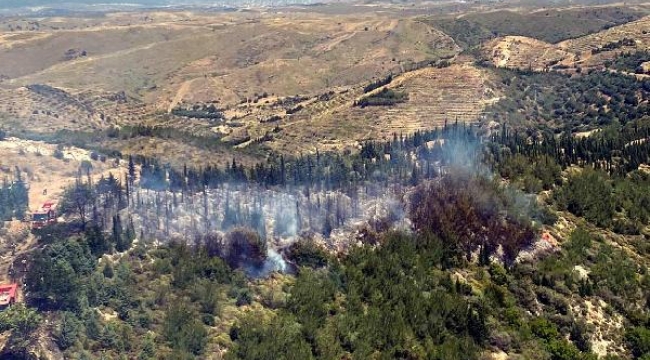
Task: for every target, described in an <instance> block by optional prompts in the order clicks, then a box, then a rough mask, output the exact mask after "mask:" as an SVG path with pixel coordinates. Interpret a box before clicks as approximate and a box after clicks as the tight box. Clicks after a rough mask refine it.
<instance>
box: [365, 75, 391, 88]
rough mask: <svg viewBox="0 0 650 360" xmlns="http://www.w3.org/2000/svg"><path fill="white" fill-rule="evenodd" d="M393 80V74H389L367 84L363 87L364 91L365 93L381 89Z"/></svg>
mask: <svg viewBox="0 0 650 360" xmlns="http://www.w3.org/2000/svg"><path fill="white" fill-rule="evenodd" d="M391 81H393V74H389V75H388V76H386V77H385V78H382V79H379V80H377V81H373V82H371V83H370V84H368V85H366V86H364V87H363V92H364V93H369V92H371V91H373V90H375V89H379V88H380V87H382V86H385V85H388V84H390V83H391Z"/></svg>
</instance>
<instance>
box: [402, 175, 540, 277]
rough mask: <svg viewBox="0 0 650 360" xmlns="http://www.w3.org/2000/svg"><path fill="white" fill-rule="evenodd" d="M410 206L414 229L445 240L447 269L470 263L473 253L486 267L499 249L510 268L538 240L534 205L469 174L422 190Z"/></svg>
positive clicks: (443, 241) (449, 176)
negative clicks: (521, 252)
mask: <svg viewBox="0 0 650 360" xmlns="http://www.w3.org/2000/svg"><path fill="white" fill-rule="evenodd" d="M409 207H410V209H409V217H410V219H411V221H412V222H413V227H414V228H415V230H417V231H419V232H424V233H427V232H428V233H431V234H433V235H435V236H436V237H438V238H440V239H441V240H442V243H443V244H444V247H443V254H442V259H443V264H447V265H448V266H451V264H457V263H458V262H462V261H466V262H471V261H472V257H473V255H475V254H478V256H479V261H480V262H481V263H484V264H488V263H489V262H490V258H491V257H492V256H493V255H494V254H495V253H496V251H497V249H499V248H500V249H501V250H502V254H503V255H502V260H503V262H504V263H505V264H506V265H510V264H512V263H513V262H514V260H515V258H516V257H517V255H518V254H519V252H520V251H521V250H522V249H524V248H526V247H528V246H530V245H531V244H532V243H533V242H534V240H535V229H534V228H533V225H532V222H533V220H534V218H535V214H534V211H533V208H534V207H535V201H534V200H533V199H532V198H529V199H526V198H525V195H523V194H521V193H516V192H515V193H512V192H510V193H509V192H507V191H506V189H504V188H503V187H501V186H499V185H498V183H496V182H494V181H491V180H489V179H487V178H485V177H482V176H476V175H474V174H471V173H468V172H454V173H450V174H447V175H446V176H444V177H443V178H441V179H440V181H435V182H429V183H424V184H422V185H420V186H418V187H417V188H416V189H415V191H413V193H412V194H411V197H410V199H409Z"/></svg>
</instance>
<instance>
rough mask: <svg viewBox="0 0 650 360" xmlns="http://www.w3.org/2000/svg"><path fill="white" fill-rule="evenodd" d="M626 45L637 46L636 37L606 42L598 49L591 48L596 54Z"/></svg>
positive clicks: (592, 52) (593, 53)
mask: <svg viewBox="0 0 650 360" xmlns="http://www.w3.org/2000/svg"><path fill="white" fill-rule="evenodd" d="M624 46H627V47H636V41H635V40H634V39H632V38H622V39H621V40H618V41H612V42H610V43H607V44H605V45H603V46H599V47H598V48H596V49H591V54H592V55H595V54H598V53H600V52H604V51H610V50H616V49H620V48H622V47H624Z"/></svg>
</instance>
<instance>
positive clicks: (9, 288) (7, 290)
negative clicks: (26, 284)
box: [0, 284, 18, 310]
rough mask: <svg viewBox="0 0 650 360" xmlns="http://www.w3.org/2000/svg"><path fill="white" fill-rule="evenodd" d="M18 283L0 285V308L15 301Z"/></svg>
mask: <svg viewBox="0 0 650 360" xmlns="http://www.w3.org/2000/svg"><path fill="white" fill-rule="evenodd" d="M17 290H18V284H8V285H0V310H4V309H6V308H8V307H9V306H11V305H13V304H14V303H15V302H16V293H17Z"/></svg>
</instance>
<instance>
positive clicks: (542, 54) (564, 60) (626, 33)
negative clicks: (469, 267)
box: [482, 16, 650, 71]
mask: <svg viewBox="0 0 650 360" xmlns="http://www.w3.org/2000/svg"><path fill="white" fill-rule="evenodd" d="M649 29H650V16H646V17H644V18H642V19H639V20H636V21H634V22H630V23H627V24H623V25H619V26H615V27H612V28H609V29H607V30H604V31H602V32H598V33H595V34H591V35H586V36H583V37H579V38H576V39H571V40H566V41H562V42H560V43H557V44H550V43H546V42H543V41H539V40H535V39H531V38H526V37H514V36H505V37H500V38H497V39H494V40H492V41H490V42H487V43H486V44H484V45H483V48H482V53H483V56H484V57H485V58H487V59H488V60H489V61H490V62H491V63H492V64H494V65H495V66H499V67H508V68H517V69H529V68H530V69H533V70H544V69H546V68H555V69H557V70H564V69H570V70H571V71H576V70H577V69H578V68H581V69H589V68H602V67H603V66H604V64H605V63H606V62H607V61H609V60H612V59H613V58H615V57H616V56H618V55H620V54H621V53H623V52H634V51H636V50H640V51H642V50H647V49H649V48H650V30H649Z"/></svg>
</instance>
